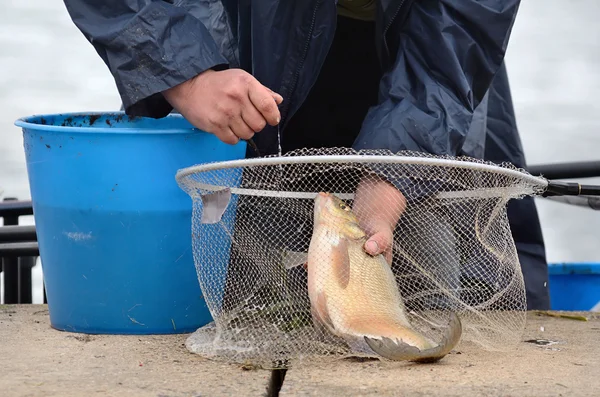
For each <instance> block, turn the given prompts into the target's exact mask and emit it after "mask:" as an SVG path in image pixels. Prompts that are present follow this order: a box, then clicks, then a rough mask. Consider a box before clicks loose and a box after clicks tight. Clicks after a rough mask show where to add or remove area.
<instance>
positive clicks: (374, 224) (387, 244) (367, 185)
mask: <svg viewBox="0 0 600 397" xmlns="http://www.w3.org/2000/svg"><path fill="white" fill-rule="evenodd" d="M405 209H406V198H405V197H404V195H403V194H402V193H401V192H400V191H399V190H398V189H396V188H395V187H394V186H393V185H392V184H390V183H389V182H386V181H384V180H381V179H376V178H374V177H367V178H364V179H363V180H362V181H361V182H360V183H359V185H358V188H357V189H356V195H355V197H354V205H353V210H354V213H355V214H356V216H357V218H358V220H359V223H360V226H361V227H362V228H363V229H364V230H365V232H366V233H367V235H368V236H369V239H368V240H367V241H366V242H365V245H364V250H365V252H367V253H368V254H370V255H378V254H383V255H384V257H385V259H386V261H387V262H388V263H389V264H390V265H391V264H392V248H393V240H394V229H395V228H396V224H397V223H398V220H399V219H400V216H401V215H402V213H403V212H404V210H405Z"/></svg>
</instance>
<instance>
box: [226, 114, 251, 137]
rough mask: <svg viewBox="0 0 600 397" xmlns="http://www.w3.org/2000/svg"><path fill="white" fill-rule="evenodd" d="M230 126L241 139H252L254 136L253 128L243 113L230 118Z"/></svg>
mask: <svg viewBox="0 0 600 397" xmlns="http://www.w3.org/2000/svg"><path fill="white" fill-rule="evenodd" d="M229 128H230V129H231V131H233V133H234V134H235V135H236V136H238V137H239V138H241V139H250V138H252V137H253V136H254V131H253V129H252V128H250V126H248V124H247V123H246V122H245V121H244V119H243V118H242V115H241V114H240V115H239V116H237V117H233V118H231V119H230V120H229Z"/></svg>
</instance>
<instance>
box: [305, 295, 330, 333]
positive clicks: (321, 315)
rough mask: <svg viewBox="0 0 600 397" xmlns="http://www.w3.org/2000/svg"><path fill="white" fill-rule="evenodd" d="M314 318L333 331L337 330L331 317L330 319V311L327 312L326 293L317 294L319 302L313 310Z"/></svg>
mask: <svg viewBox="0 0 600 397" xmlns="http://www.w3.org/2000/svg"><path fill="white" fill-rule="evenodd" d="M311 311H312V315H313V317H316V319H317V320H318V322H320V323H322V324H323V325H324V326H326V327H327V328H329V329H330V330H331V331H333V330H334V329H335V327H334V326H333V322H332V321H331V317H329V310H327V296H326V295H325V293H324V292H319V293H318V294H317V301H316V302H315V305H314V306H313V307H312V308H311Z"/></svg>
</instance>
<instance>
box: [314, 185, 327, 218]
mask: <svg viewBox="0 0 600 397" xmlns="http://www.w3.org/2000/svg"><path fill="white" fill-rule="evenodd" d="M330 203H331V194H330V193H327V192H319V193H318V194H317V197H315V207H314V220H315V223H319V221H320V220H321V215H323V213H324V212H328V206H329V204H330Z"/></svg>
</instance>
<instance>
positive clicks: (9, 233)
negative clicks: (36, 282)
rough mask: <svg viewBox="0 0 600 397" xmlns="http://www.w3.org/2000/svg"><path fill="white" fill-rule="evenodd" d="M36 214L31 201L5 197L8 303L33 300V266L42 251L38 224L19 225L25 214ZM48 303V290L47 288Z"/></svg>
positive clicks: (1, 212) (0, 254)
mask: <svg viewBox="0 0 600 397" xmlns="http://www.w3.org/2000/svg"><path fill="white" fill-rule="evenodd" d="M27 215H33V207H32V205H31V201H19V200H17V199H15V198H5V199H4V200H3V201H2V202H1V203H0V218H2V219H3V226H2V227H0V265H1V267H0V272H1V273H3V274H4V285H3V287H4V288H3V292H4V303H5V304H14V303H32V302H33V291H32V288H33V285H32V284H33V283H32V269H33V267H34V266H35V264H36V261H37V258H38V257H39V255H40V253H39V250H38V243H37V234H36V230H35V226H21V225H19V218H20V217H21V216H27ZM44 303H47V300H46V291H45V289H44Z"/></svg>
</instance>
